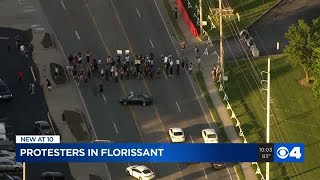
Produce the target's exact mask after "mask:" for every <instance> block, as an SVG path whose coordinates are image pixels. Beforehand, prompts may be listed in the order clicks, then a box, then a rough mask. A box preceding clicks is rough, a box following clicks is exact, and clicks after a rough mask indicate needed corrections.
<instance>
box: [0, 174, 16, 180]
mask: <svg viewBox="0 0 320 180" xmlns="http://www.w3.org/2000/svg"><path fill="white" fill-rule="evenodd" d="M0 180H21V178H20V177H18V176H10V175H8V174H1V175H0Z"/></svg>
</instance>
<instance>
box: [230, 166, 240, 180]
mask: <svg viewBox="0 0 320 180" xmlns="http://www.w3.org/2000/svg"><path fill="white" fill-rule="evenodd" d="M227 168H228V167H227ZM233 170H234V172H235V173H236V176H237V180H239V179H240V178H239V175H238V172H237V169H236V166H233ZM231 179H232V177H231Z"/></svg>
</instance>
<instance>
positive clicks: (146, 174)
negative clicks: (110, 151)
mask: <svg viewBox="0 0 320 180" xmlns="http://www.w3.org/2000/svg"><path fill="white" fill-rule="evenodd" d="M126 172H127V174H128V175H130V176H132V177H134V178H136V179H139V180H149V179H154V178H155V177H156V176H155V174H154V173H153V172H152V171H151V170H150V169H149V168H147V167H146V166H144V165H133V166H129V167H127V169H126Z"/></svg>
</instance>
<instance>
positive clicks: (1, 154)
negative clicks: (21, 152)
mask: <svg viewBox="0 0 320 180" xmlns="http://www.w3.org/2000/svg"><path fill="white" fill-rule="evenodd" d="M2 159H11V160H13V161H15V159H16V153H14V152H10V151H6V150H0V161H1V160H2Z"/></svg>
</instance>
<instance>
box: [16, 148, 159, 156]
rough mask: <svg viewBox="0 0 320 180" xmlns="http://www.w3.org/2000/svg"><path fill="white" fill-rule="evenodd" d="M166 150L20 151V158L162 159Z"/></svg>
mask: <svg viewBox="0 0 320 180" xmlns="http://www.w3.org/2000/svg"><path fill="white" fill-rule="evenodd" d="M163 152H164V149H125V148H122V149H87V151H86V150H85V149H20V156H28V157H39V156H49V157H50V156H53V157H55V156H57V157H58V156H65V157H77V156H78V157H84V156H120V157H121V156H124V157H126V156H127V157H130V156H132V157H153V156H155V157H161V156H162V155H163Z"/></svg>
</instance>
